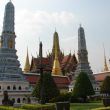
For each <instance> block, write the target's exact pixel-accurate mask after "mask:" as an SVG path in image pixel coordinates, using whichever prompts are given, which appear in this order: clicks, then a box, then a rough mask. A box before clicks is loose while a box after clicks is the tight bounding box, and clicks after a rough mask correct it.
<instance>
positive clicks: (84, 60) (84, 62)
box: [75, 26, 95, 84]
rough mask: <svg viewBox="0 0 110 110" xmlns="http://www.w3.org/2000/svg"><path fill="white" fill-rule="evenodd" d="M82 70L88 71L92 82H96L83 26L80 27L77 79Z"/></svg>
mask: <svg viewBox="0 0 110 110" xmlns="http://www.w3.org/2000/svg"><path fill="white" fill-rule="evenodd" d="M80 72H85V73H87V75H88V76H89V78H90V81H91V82H92V84H95V77H94V75H93V72H92V70H91V67H90V66H89V62H88V51H87V47H86V39H85V33H84V29H83V27H81V26H80V27H79V29H78V66H77V69H76V71H75V80H76V78H77V76H78V75H79V73H80Z"/></svg>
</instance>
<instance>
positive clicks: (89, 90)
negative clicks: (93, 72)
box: [73, 72, 95, 102]
mask: <svg viewBox="0 0 110 110" xmlns="http://www.w3.org/2000/svg"><path fill="white" fill-rule="evenodd" d="M94 94H95V92H94V89H93V86H92V84H91V81H90V79H89V77H88V75H87V73H84V72H81V73H80V74H79V76H78V77H77V79H76V83H75V86H74V89H73V96H75V97H78V98H80V99H81V100H82V101H83V102H86V99H87V96H91V95H94Z"/></svg>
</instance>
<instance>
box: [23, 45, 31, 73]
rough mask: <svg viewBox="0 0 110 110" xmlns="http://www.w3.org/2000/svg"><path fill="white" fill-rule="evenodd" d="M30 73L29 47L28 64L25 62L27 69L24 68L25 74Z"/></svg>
mask: <svg viewBox="0 0 110 110" xmlns="http://www.w3.org/2000/svg"><path fill="white" fill-rule="evenodd" d="M29 71H30V63H29V55H28V47H27V56H26V62H25V67H24V72H25V73H26V72H29Z"/></svg>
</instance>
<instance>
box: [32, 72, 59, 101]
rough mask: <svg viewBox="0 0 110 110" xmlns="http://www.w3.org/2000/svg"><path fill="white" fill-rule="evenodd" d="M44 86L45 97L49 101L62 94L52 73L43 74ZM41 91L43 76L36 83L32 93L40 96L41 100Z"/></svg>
mask: <svg viewBox="0 0 110 110" xmlns="http://www.w3.org/2000/svg"><path fill="white" fill-rule="evenodd" d="M43 81H44V82H43V86H44V93H45V94H44V99H45V101H46V102H48V101H49V100H50V99H52V98H55V97H57V96H58V95H59V94H60V91H59V89H58V87H57V86H56V84H55V82H54V80H53V77H52V76H51V73H44V74H43ZM40 91H41V78H40V80H39V82H38V83H37V84H36V85H35V88H34V90H33V93H32V95H33V96H35V97H37V98H39V100H40V95H41V94H40Z"/></svg>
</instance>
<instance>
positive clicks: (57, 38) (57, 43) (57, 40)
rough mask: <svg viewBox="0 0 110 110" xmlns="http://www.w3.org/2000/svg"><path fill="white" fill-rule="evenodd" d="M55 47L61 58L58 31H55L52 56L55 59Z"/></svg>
mask: <svg viewBox="0 0 110 110" xmlns="http://www.w3.org/2000/svg"><path fill="white" fill-rule="evenodd" d="M55 45H57V53H58V56H59V54H60V46H59V36H58V33H57V32H56V29H55V33H54V36H53V48H52V54H53V56H54V57H55Z"/></svg>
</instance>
